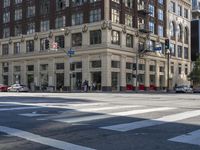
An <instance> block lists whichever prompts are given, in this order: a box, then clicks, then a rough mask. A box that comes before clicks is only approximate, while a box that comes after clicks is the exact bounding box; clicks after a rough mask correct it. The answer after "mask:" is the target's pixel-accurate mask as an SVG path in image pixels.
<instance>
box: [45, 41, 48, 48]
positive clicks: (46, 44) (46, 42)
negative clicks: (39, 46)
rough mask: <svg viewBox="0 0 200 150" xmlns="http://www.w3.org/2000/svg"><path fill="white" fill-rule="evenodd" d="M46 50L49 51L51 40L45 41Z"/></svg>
mask: <svg viewBox="0 0 200 150" xmlns="http://www.w3.org/2000/svg"><path fill="white" fill-rule="evenodd" d="M45 49H49V40H47V39H46V40H45Z"/></svg>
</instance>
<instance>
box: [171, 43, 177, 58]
mask: <svg viewBox="0 0 200 150" xmlns="http://www.w3.org/2000/svg"><path fill="white" fill-rule="evenodd" d="M170 53H171V56H176V45H175V44H173V43H170Z"/></svg>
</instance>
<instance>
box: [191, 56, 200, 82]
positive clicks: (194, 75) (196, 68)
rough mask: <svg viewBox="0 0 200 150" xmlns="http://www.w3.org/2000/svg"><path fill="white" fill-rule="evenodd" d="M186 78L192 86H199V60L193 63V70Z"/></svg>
mask: <svg viewBox="0 0 200 150" xmlns="http://www.w3.org/2000/svg"><path fill="white" fill-rule="evenodd" d="M188 77H189V78H190V80H191V81H193V85H199V84H200V58H198V59H197V60H196V61H195V63H194V67H193V70H192V72H191V73H190V75H189V76H188Z"/></svg>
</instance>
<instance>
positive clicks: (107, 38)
mask: <svg viewBox="0 0 200 150" xmlns="http://www.w3.org/2000/svg"><path fill="white" fill-rule="evenodd" d="M102 37H103V38H102V44H106V45H110V43H111V30H108V29H104V30H102Z"/></svg>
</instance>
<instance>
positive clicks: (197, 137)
mask: <svg viewBox="0 0 200 150" xmlns="http://www.w3.org/2000/svg"><path fill="white" fill-rule="evenodd" d="M169 141H173V142H180V143H186V144H193V145H199V146H200V130H196V131H193V132H191V133H188V134H184V135H181V136H177V137H175V138H171V139H169Z"/></svg>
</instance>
